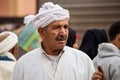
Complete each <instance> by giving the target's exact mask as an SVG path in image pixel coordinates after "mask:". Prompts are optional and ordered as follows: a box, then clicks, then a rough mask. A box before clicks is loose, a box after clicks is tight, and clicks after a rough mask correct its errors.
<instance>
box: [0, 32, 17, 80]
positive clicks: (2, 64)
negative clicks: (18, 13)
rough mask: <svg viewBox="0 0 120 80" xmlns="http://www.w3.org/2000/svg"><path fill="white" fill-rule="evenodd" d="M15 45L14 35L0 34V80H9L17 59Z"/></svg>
mask: <svg viewBox="0 0 120 80" xmlns="http://www.w3.org/2000/svg"><path fill="white" fill-rule="evenodd" d="M17 43H18V37H17V35H16V34H14V33H12V32H10V31H4V32H1V33H0V80H9V78H10V76H11V73H12V71H13V68H14V65H15V63H16V58H17V55H16V54H17V52H18V50H17V48H18V46H17ZM15 57H16V58H15Z"/></svg>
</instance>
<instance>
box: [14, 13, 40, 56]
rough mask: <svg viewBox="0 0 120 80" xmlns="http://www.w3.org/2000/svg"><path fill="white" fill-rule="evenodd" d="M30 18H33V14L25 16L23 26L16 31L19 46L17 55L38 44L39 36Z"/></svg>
mask: <svg viewBox="0 0 120 80" xmlns="http://www.w3.org/2000/svg"><path fill="white" fill-rule="evenodd" d="M32 19H34V15H28V16H25V17H24V24H25V26H23V27H21V28H19V29H18V30H17V31H16V33H17V35H18V39H19V42H18V45H19V47H20V50H19V57H21V56H22V55H24V54H25V53H27V52H29V51H31V50H33V49H35V48H38V47H39V45H40V41H41V38H40V35H39V34H38V31H37V30H36V28H35V27H34V25H33V24H32V22H31V21H32Z"/></svg>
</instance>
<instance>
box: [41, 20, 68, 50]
mask: <svg viewBox="0 0 120 80" xmlns="http://www.w3.org/2000/svg"><path fill="white" fill-rule="evenodd" d="M68 28H69V27H68V20H61V21H54V22H52V23H51V24H49V25H48V26H47V27H46V28H44V29H43V31H42V36H41V37H42V39H43V44H45V45H47V46H48V47H50V48H55V49H62V48H63V47H64V46H65V45H66V42H67V39H68Z"/></svg>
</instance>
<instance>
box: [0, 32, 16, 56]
mask: <svg viewBox="0 0 120 80" xmlns="http://www.w3.org/2000/svg"><path fill="white" fill-rule="evenodd" d="M5 34H9V35H8V36H7V37H6V38H5V39H3V40H2V41H0V55H2V54H4V53H6V52H8V51H9V50H10V49H12V48H13V47H14V46H15V45H16V44H17V43H18V37H17V35H16V34H15V33H13V32H10V31H4V32H2V33H0V38H1V39H2V38H3V37H2V35H5Z"/></svg>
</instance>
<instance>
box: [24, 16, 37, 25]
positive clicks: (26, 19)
mask: <svg viewBox="0 0 120 80" xmlns="http://www.w3.org/2000/svg"><path fill="white" fill-rule="evenodd" d="M34 17H35V15H28V16H25V17H24V24H28V23H30V22H31V21H32V20H33V19H34Z"/></svg>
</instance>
